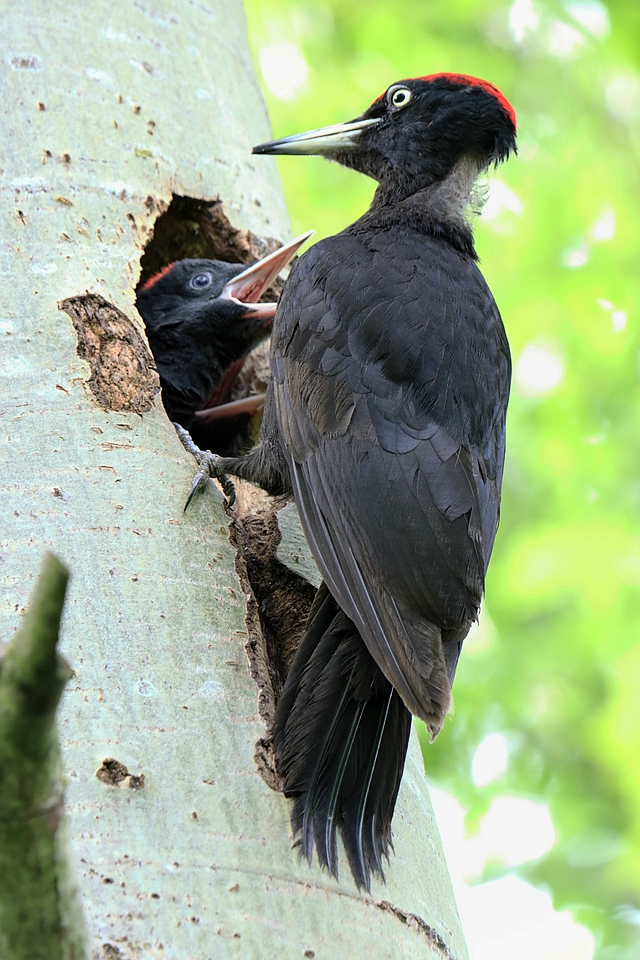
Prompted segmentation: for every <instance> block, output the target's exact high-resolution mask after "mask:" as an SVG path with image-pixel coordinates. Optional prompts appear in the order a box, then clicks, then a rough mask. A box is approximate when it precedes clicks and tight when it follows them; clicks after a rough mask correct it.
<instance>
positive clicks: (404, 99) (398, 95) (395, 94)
mask: <svg viewBox="0 0 640 960" xmlns="http://www.w3.org/2000/svg"><path fill="white" fill-rule="evenodd" d="M410 100H411V90H408V89H407V88H406V87H396V89H395V90H390V91H389V102H390V103H391V106H393V107H396V108H397V109H398V108H400V107H406V105H407V104H408V103H409V101H410Z"/></svg>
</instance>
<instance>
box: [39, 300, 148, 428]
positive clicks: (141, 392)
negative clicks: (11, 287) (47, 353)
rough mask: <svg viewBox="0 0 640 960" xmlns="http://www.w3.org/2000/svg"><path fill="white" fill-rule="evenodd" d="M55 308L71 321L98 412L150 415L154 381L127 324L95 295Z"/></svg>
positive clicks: (141, 344)
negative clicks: (89, 372) (110, 411)
mask: <svg viewBox="0 0 640 960" xmlns="http://www.w3.org/2000/svg"><path fill="white" fill-rule="evenodd" d="M58 309H59V310H62V311H64V313H66V314H67V316H69V317H70V318H71V322H72V323H73V326H74V328H75V331H76V336H77V338H78V346H77V353H78V356H79V357H80V358H81V359H82V360H86V361H87V363H88V364H89V367H90V368H91V375H90V377H89V380H88V383H87V385H88V387H89V389H90V390H91V393H92V394H93V396H94V397H95V399H96V400H97V402H98V404H99V405H100V406H101V407H102V409H103V410H118V411H125V410H126V411H131V412H132V413H144V412H145V411H147V410H150V409H151V407H152V406H153V401H154V398H155V396H156V394H157V393H158V391H159V389H160V380H159V378H158V374H157V372H156V368H155V364H154V362H153V357H152V356H151V353H150V352H149V347H148V346H147V344H146V341H145V339H144V337H143V335H142V333H140V331H139V330H138V328H137V327H136V326H135V324H134V323H133V321H132V320H130V319H129V317H127V315H126V314H124V313H123V312H122V311H121V310H118V308H117V307H116V306H114V305H113V304H112V303H109V301H108V300H105V299H104V298H103V297H100V296H98V294H95V293H86V294H84V295H83V296H78V297H69V298H68V299H66V300H62V301H61V302H60V303H59V304H58Z"/></svg>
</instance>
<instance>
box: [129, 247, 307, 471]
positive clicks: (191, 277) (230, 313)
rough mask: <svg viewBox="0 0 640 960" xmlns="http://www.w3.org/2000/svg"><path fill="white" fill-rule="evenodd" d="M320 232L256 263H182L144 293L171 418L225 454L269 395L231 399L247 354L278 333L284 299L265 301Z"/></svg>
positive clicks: (141, 305)
mask: <svg viewBox="0 0 640 960" xmlns="http://www.w3.org/2000/svg"><path fill="white" fill-rule="evenodd" d="M312 234H313V231H311V232H309V233H306V234H304V235H303V236H301V237H297V238H296V239H295V240H292V241H291V243H288V244H286V245H285V246H283V247H280V248H279V249H278V250H276V251H275V252H274V253H272V254H270V255H269V256H267V257H264V258H263V259H262V260H259V261H258V262H257V263H254V264H253V265H252V266H250V267H247V266H246V264H242V263H226V262H224V261H222V260H194V259H188V260H178V261H177V262H175V263H171V264H169V265H168V266H166V267H164V269H163V270H161V271H160V272H159V273H156V274H155V275H154V276H152V277H151V278H150V279H149V280H147V281H146V283H144V284H143V285H142V286H141V287H139V288H138V290H137V292H136V307H137V308H138V312H139V314H140V316H141V317H142V319H143V320H144V323H145V327H146V332H147V338H148V340H149V346H150V347H151V352H152V353H153V357H154V360H155V362H156V367H157V368H158V373H159V375H160V384H161V387H162V401H163V403H164V407H165V410H166V411H167V414H168V415H169V418H170V419H171V420H173V421H175V422H177V423H178V424H180V425H181V426H182V427H184V428H185V430H188V431H191V433H192V434H193V437H194V440H195V441H196V442H197V443H198V444H199V445H200V446H203V447H207V448H209V449H212V450H215V451H216V452H222V451H223V450H224V448H225V446H227V445H228V443H229V442H230V441H229V438H231V437H233V436H234V435H235V434H236V433H237V432H238V430H239V429H240V423H239V422H238V421H239V419H240V421H241V420H242V419H243V418H244V419H245V420H246V419H248V417H249V416H250V415H251V413H252V412H253V411H254V410H255V409H256V407H257V406H259V405H260V404H261V403H262V401H263V397H261V396H258V397H247V398H245V399H243V400H238V401H235V402H232V403H227V402H226V401H227V399H228V397H229V393H230V391H231V389H232V387H233V385H234V383H235V381H236V379H237V377H238V375H239V373H240V371H241V369H242V367H243V364H244V362H245V360H246V358H247V355H248V354H249V353H250V352H251V350H253V349H254V347H256V346H257V345H258V344H259V343H261V342H262V341H263V340H265V339H266V338H267V337H268V336H269V335H270V333H271V327H272V325H273V318H274V316H275V312H276V307H277V304H276V303H257V302H256V301H258V300H259V299H260V297H261V296H262V295H263V293H264V292H265V290H266V289H267V288H268V287H269V286H270V284H271V283H272V282H273V281H274V280H275V278H276V277H277V275H278V274H279V273H280V271H281V270H282V269H283V268H284V267H285V266H286V265H287V264H288V263H289V261H290V260H291V259H292V257H294V256H295V254H296V253H297V251H298V250H299V249H300V247H301V246H302V244H303V243H305V241H306V240H308V238H309V237H310V236H312Z"/></svg>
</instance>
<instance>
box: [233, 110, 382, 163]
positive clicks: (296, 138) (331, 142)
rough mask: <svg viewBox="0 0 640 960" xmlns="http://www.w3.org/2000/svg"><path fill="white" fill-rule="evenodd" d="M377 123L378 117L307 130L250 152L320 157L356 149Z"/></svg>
mask: <svg viewBox="0 0 640 960" xmlns="http://www.w3.org/2000/svg"><path fill="white" fill-rule="evenodd" d="M378 123H381V118H379V117H376V118H374V119H368V120H353V121H352V122H351V123H336V124H334V125H333V126H332V127H320V129H318V130H307V131H306V133H296V134H294V135H293V136H292V137H283V139H282V140H270V141H269V143H259V144H258V146H257V147H254V148H253V150H252V151H251V152H252V153H283V154H295V155H298V154H303V155H304V154H306V155H311V156H322V155H323V154H325V153H333V152H334V151H336V150H348V149H349V148H350V147H356V146H357V145H358V143H359V141H360V137H361V136H362V131H363V130H366V129H367V128H368V127H372V126H375V125H376V124H378Z"/></svg>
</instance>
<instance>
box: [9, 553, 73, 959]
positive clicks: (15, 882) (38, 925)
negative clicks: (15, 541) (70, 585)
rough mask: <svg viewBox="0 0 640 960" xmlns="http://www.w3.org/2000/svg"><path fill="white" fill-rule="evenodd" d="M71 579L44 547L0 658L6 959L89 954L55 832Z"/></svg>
mask: <svg viewBox="0 0 640 960" xmlns="http://www.w3.org/2000/svg"><path fill="white" fill-rule="evenodd" d="M68 579H69V573H68V571H67V568H66V567H65V566H64V564H62V563H61V562H60V561H59V560H58V559H57V557H55V556H54V555H53V554H51V553H47V554H46V555H45V559H44V561H43V564H42V567H41V571H40V575H39V577H38V580H37V583H36V587H35V589H34V591H33V594H32V597H31V601H30V603H29V607H28V609H27V612H26V614H25V615H24V619H23V621H22V623H21V625H20V627H19V629H18V630H17V632H16V634H15V635H14V637H13V640H12V642H11V643H10V645H9V646H8V648H7V651H6V653H5V656H4V657H3V659H2V662H1V665H0V878H2V880H1V882H0V956H2V960H66V958H69V957H74V958H77V960H81V958H82V957H84V956H85V950H84V929H83V924H82V920H81V917H80V915H79V911H78V907H77V902H76V894H75V890H74V888H73V884H72V883H71V882H70V880H69V867H68V864H67V861H66V856H65V855H64V851H62V850H61V847H62V841H61V839H60V836H59V831H58V827H59V823H60V817H61V813H62V801H63V789H62V777H61V771H60V757H59V748H58V741H57V736H56V710H57V707H58V703H59V701H60V697H61V695H62V691H63V689H64V686H65V684H66V682H67V680H68V679H69V678H70V676H71V673H72V672H71V669H70V667H69V665H68V664H67V662H66V661H65V660H64V659H63V658H62V657H61V656H60V655H59V654H58V652H57V649H56V648H57V644H58V632H59V628H60V618H61V616H62V607H63V604H64V598H65V592H66V587H67V581H68ZM72 917H75V920H72V919H71V918H72Z"/></svg>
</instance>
